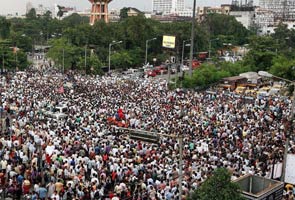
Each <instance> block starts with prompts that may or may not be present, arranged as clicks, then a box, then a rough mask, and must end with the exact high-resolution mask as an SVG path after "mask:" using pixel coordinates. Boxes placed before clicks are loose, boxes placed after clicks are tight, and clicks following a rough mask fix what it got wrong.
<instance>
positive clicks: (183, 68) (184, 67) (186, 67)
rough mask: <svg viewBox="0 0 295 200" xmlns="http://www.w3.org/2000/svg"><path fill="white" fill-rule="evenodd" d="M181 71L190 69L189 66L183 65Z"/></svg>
mask: <svg viewBox="0 0 295 200" xmlns="http://www.w3.org/2000/svg"><path fill="white" fill-rule="evenodd" d="M181 71H189V66H187V65H182V66H181Z"/></svg>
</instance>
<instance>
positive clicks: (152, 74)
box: [145, 70, 157, 77]
mask: <svg viewBox="0 0 295 200" xmlns="http://www.w3.org/2000/svg"><path fill="white" fill-rule="evenodd" d="M145 75H147V76H148V77H155V76H157V73H156V72H155V71H154V70H148V71H146V72H145Z"/></svg>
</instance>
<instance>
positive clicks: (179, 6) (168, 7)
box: [153, 0, 185, 15]
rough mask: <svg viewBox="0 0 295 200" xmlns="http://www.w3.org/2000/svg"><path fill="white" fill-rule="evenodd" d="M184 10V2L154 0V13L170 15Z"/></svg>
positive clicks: (182, 0)
mask: <svg viewBox="0 0 295 200" xmlns="http://www.w3.org/2000/svg"><path fill="white" fill-rule="evenodd" d="M184 8H185V6H184V0H153V12H154V13H162V14H163V15H169V14H175V13H176V12H178V11H181V10H184Z"/></svg>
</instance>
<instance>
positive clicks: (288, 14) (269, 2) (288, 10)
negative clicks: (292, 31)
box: [259, 0, 295, 21]
mask: <svg viewBox="0 0 295 200" xmlns="http://www.w3.org/2000/svg"><path fill="white" fill-rule="evenodd" d="M259 6H260V8H263V9H266V10H268V11H271V12H273V13H274V20H275V21H294V20H295V0H259Z"/></svg>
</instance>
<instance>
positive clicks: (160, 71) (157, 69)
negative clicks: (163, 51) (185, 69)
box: [154, 65, 168, 74]
mask: <svg viewBox="0 0 295 200" xmlns="http://www.w3.org/2000/svg"><path fill="white" fill-rule="evenodd" d="M154 71H155V72H156V74H167V72H168V70H167V67H166V66H165V65H161V66H157V67H155V68H154Z"/></svg>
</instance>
